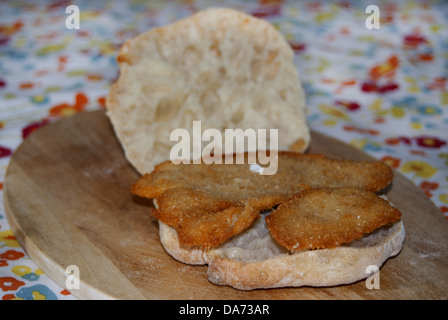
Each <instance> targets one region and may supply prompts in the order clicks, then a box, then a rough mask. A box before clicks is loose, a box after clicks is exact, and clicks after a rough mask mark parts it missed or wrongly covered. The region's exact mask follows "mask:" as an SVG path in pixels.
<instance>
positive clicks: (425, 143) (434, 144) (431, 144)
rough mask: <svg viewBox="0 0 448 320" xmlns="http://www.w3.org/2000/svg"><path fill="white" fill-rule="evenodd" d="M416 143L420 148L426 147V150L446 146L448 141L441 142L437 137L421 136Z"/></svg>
mask: <svg viewBox="0 0 448 320" xmlns="http://www.w3.org/2000/svg"><path fill="white" fill-rule="evenodd" d="M415 141H416V142H417V144H418V145H419V146H420V147H425V148H434V149H438V148H440V147H441V146H444V145H446V141H444V140H441V139H439V138H437V137H429V136H421V137H417V138H416V139H415Z"/></svg>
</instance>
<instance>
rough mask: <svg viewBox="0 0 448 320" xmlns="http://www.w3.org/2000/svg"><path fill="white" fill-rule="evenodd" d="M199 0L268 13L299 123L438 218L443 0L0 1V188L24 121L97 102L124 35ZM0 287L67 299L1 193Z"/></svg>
mask: <svg viewBox="0 0 448 320" xmlns="http://www.w3.org/2000/svg"><path fill="white" fill-rule="evenodd" d="M371 4H376V5H377V6H378V9H379V29H375V28H373V29H371V28H368V27H367V26H369V25H370V24H369V23H367V25H366V20H367V19H374V18H375V17H374V16H371V14H373V13H374V11H368V12H367V13H366V8H367V7H368V6H369V5H371ZM69 5H76V6H77V7H78V8H79V13H80V16H79V18H80V20H79V22H80V24H79V29H69V28H67V26H66V20H67V19H68V20H69V21H68V22H69V25H70V22H73V21H74V20H70V19H71V18H70V15H71V13H73V12H72V11H68V13H66V8H67V7H68V6H69ZM211 6H215V7H217V6H220V7H232V8H235V9H239V10H241V11H244V12H246V13H249V14H252V15H254V16H257V17H260V18H263V19H267V20H269V21H270V22H272V23H273V24H274V26H275V27H277V28H278V29H279V30H280V31H281V32H282V33H283V34H284V36H285V37H286V39H287V40H288V41H289V43H290V44H291V46H292V48H293V50H294V52H295V54H296V55H295V59H296V60H295V61H296V64H297V68H298V69H299V72H300V75H301V80H302V83H303V86H304V88H305V90H306V93H307V100H308V122H309V125H310V126H311V128H312V129H314V130H316V131H319V132H323V133H326V134H329V135H331V136H333V137H336V138H338V139H340V140H342V141H344V142H346V143H348V144H351V145H353V146H355V147H357V148H359V149H362V150H364V151H365V152H367V153H369V154H370V155H372V156H373V157H375V158H377V159H378V160H381V161H384V162H385V163H387V164H389V165H390V166H392V167H393V168H395V169H396V170H397V171H399V172H401V173H402V174H404V175H405V176H406V177H408V178H409V179H410V180H411V181H413V182H414V183H415V185H416V186H418V187H419V188H421V189H422V190H423V191H424V192H425V193H426V194H427V196H428V197H430V198H431V200H432V201H433V202H434V203H435V205H436V206H437V207H438V208H440V214H441V215H444V216H445V217H448V145H447V142H448V90H447V88H448V84H447V79H448V28H447V26H448V2H446V1H389V2H387V1H381V3H380V2H378V1H377V3H375V1H364V2H363V1H345V0H341V1H301V2H298V1H282V0H260V1H232V0H229V1H220V2H212V1H195V0H185V1H181V0H178V1H175V2H170V1H140V0H132V1H127V2H126V1H88V0H86V1H64V0H61V1H28V2H27V1H0V190H1V189H2V188H3V181H4V177H5V172H6V168H7V165H8V162H9V161H10V159H11V155H12V154H13V153H14V150H15V149H16V148H17V147H18V146H19V144H20V143H21V142H22V141H23V140H24V139H26V138H27V137H28V136H29V135H30V134H33V132H34V131H35V130H36V129H38V128H39V127H41V126H44V125H46V124H48V123H51V122H53V121H57V120H58V119H60V118H62V117H69V116H71V115H73V114H75V113H78V112H84V111H87V110H94V109H99V108H103V107H104V103H105V96H106V95H107V93H108V90H109V88H110V85H111V83H112V82H113V81H114V80H115V79H116V77H117V74H118V67H117V64H116V62H115V57H116V55H117V52H118V49H119V48H120V45H121V44H122V43H123V42H124V41H125V40H126V39H128V38H130V37H133V36H135V35H137V34H138V33H140V32H143V31H146V30H148V29H150V28H153V27H155V26H159V25H164V24H167V23H169V22H172V21H174V20H176V19H179V18H181V17H185V16H188V15H190V14H192V13H194V12H196V11H198V10H201V9H204V8H207V7H211ZM369 17H370V18H369ZM372 17H373V18H372ZM377 20H378V19H376V20H369V21H370V22H372V21H377ZM0 193H1V191H0ZM0 196H2V195H0ZM1 198H2V197H1ZM2 201H3V200H0V202H2ZM0 297H1V299H3V300H8V299H76V298H75V297H74V296H73V295H72V294H70V292H69V291H68V290H66V289H65V288H62V287H59V286H58V285H57V284H55V283H54V282H53V281H52V280H51V279H50V278H49V277H48V276H47V275H46V274H45V273H44V271H42V270H40V269H39V267H38V266H37V265H36V264H35V263H34V262H33V261H32V260H31V259H30V258H29V257H28V256H27V254H26V253H25V251H24V250H23V249H22V248H21V247H20V245H19V243H18V242H17V240H16V238H15V237H14V234H13V233H12V231H11V229H10V226H9V224H8V220H7V218H6V215H5V211H4V208H3V203H1V204H0Z"/></svg>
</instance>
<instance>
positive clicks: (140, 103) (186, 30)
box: [106, 8, 404, 290]
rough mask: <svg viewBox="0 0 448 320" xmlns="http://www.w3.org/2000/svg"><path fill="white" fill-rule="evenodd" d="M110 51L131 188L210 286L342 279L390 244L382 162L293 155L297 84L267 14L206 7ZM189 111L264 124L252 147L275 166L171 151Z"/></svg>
mask: <svg viewBox="0 0 448 320" xmlns="http://www.w3.org/2000/svg"><path fill="white" fill-rule="evenodd" d="M117 62H118V64H119V67H120V76H119V78H118V80H117V82H116V83H114V84H113V86H112V87H111V90H110V92H109V95H108V97H107V100H106V107H107V115H108V117H109V119H110V121H111V124H112V126H113V128H114V131H115V133H116V135H117V138H118V140H119V141H120V143H121V145H122V147H123V151H124V154H125V156H126V158H127V159H128V161H129V163H130V164H131V165H132V166H133V167H134V168H135V169H136V170H137V172H138V173H139V174H140V175H141V178H140V179H138V181H136V182H135V184H134V185H133V186H132V187H131V192H132V193H133V194H134V195H135V196H138V197H144V198H149V199H153V202H154V208H152V209H151V210H150V213H148V214H152V215H153V216H154V217H156V218H157V219H158V222H159V235H160V241H161V244H162V246H163V247H164V248H165V250H166V252H167V253H168V254H169V255H171V256H172V257H173V258H174V259H176V260H178V261H181V262H183V263H187V264H194V265H208V268H207V270H208V271H207V274H208V279H209V280H210V282H211V283H214V284H216V285H228V286H232V287H234V288H236V289H240V290H252V289H259V288H278V287H290V286H292V287H299V286H332V285H340V284H346V283H352V282H355V281H358V280H360V279H363V278H366V277H367V276H368V275H369V274H368V273H366V268H367V267H368V266H371V265H375V266H377V267H378V268H379V267H381V265H382V264H383V263H384V262H385V261H386V260H387V259H388V258H389V257H391V256H394V255H396V254H398V253H399V252H400V250H401V248H402V244H403V240H404V227H403V224H402V221H401V213H400V212H399V211H398V210H397V209H396V208H395V207H394V206H393V205H392V204H391V203H389V201H387V198H386V195H385V192H386V190H387V187H388V186H389V185H390V184H391V181H392V178H393V172H392V170H391V169H390V168H389V167H388V166H387V165H385V164H383V163H381V162H375V161H373V162H369V161H351V160H342V159H330V158H327V157H325V156H322V155H316V154H305V152H306V150H307V148H308V146H309V143H310V130H309V127H308V124H307V122H306V108H305V105H306V101H305V94H304V91H303V89H302V87H301V84H300V78H299V74H298V72H297V68H296V66H295V63H294V54H293V51H292V49H291V48H290V46H289V45H288V42H287V41H286V40H285V39H284V37H283V36H282V35H281V34H280V33H279V32H278V31H277V30H276V28H274V27H273V26H272V25H271V24H270V23H268V22H267V21H264V20H262V19H258V18H255V17H252V16H249V15H246V14H244V13H241V12H239V11H236V10H232V9H222V8H212V9H207V10H204V11H200V12H198V13H196V14H194V15H192V16H190V17H188V18H185V19H182V20H180V21H177V22H174V23H173V24H170V25H167V26H163V27H159V28H154V29H152V30H150V31H148V32H146V33H143V34H141V35H139V36H137V37H135V38H133V39H130V40H128V41H127V42H126V43H125V44H124V45H123V46H122V48H121V50H120V52H119V55H118V56H117ZM195 121H200V123H201V125H202V128H203V129H204V130H207V129H213V130H216V131H218V132H224V131H225V130H227V129H242V130H245V129H257V130H261V129H266V130H267V129H273V130H278V136H277V137H278V141H274V140H273V139H272V137H269V138H267V139H266V140H267V141H266V144H265V145H264V146H265V147H266V149H267V150H265V151H266V152H267V154H268V155H271V156H272V157H273V158H274V159H275V160H276V161H278V166H277V170H276V171H275V173H274V174H269V175H263V174H260V173H261V172H263V171H264V170H265V169H267V168H266V167H265V165H266V163H264V162H262V161H260V154H257V155H255V157H252V155H253V152H254V150H248V149H244V150H242V151H241V150H240V152H235V153H231V154H230V156H229V154H226V155H223V154H222V155H221V154H219V153H218V155H217V156H216V155H213V156H214V159H220V157H221V156H222V159H224V157H228V156H229V157H230V158H231V159H236V158H238V157H240V156H241V157H242V159H243V160H245V161H243V162H242V163H235V162H232V163H231V164H229V163H226V161H221V162H220V163H215V162H212V163H210V162H209V161H206V160H207V159H206V158H207V156H206V155H204V154H203V153H199V158H195V159H180V158H178V159H173V153H172V152H171V151H172V149H173V147H174V146H175V144H174V141H173V139H171V138H172V133H173V131H174V130H176V129H179V128H181V129H182V130H184V131H185V132H187V133H188V134H191V135H193V136H194V134H195V132H194V122H195ZM274 142H275V143H274ZM258 146H259V145H258ZM201 147H202V145H201ZM215 147H217V149H215V151H216V150H219V151H222V150H224V147H223V146H222V148H221V147H220V146H219V143H218V145H215ZM255 151H257V150H255ZM258 151H259V150H258ZM194 154H195V153H194V152H193V157H194ZM249 159H252V160H249ZM253 159H255V160H253ZM189 160H193V161H189ZM195 160H201V161H195ZM202 160H203V161H202Z"/></svg>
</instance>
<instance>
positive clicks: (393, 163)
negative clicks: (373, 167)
mask: <svg viewBox="0 0 448 320" xmlns="http://www.w3.org/2000/svg"><path fill="white" fill-rule="evenodd" d="M381 161H383V162H384V163H385V164H387V165H388V166H390V167H392V168H398V167H399V166H400V162H401V159H399V158H395V157H392V156H384V157H382V158H381Z"/></svg>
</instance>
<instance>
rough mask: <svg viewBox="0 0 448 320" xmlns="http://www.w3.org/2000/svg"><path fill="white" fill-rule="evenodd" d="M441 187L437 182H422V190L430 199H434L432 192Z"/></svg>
mask: <svg viewBox="0 0 448 320" xmlns="http://www.w3.org/2000/svg"><path fill="white" fill-rule="evenodd" d="M438 187H439V184H438V183H437V182H430V181H426V180H425V181H422V182H421V183H420V188H422V190H423V191H424V192H425V193H426V195H427V196H428V197H432V196H433V194H432V192H431V191H434V190H436V189H437V188H438Z"/></svg>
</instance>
